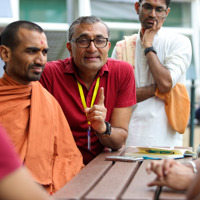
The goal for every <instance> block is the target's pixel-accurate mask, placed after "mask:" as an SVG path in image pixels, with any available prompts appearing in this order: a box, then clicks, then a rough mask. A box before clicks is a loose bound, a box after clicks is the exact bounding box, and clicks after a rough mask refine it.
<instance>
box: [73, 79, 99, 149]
mask: <svg viewBox="0 0 200 200" xmlns="http://www.w3.org/2000/svg"><path fill="white" fill-rule="evenodd" d="M99 82H100V77H99V78H97V81H96V84H95V88H94V92H93V95H92V101H91V105H90V107H92V106H93V105H94V101H95V99H96V96H97V93H98V89H99ZM77 84H78V89H79V93H80V97H81V101H82V104H83V108H84V109H85V108H87V105H86V101H85V96H84V93H83V88H82V85H81V84H80V82H79V81H78V80H77ZM86 117H87V114H86ZM90 124H91V123H90V121H88V125H89V126H88V131H87V137H88V149H89V150H91V140H90V131H91V129H90Z"/></svg>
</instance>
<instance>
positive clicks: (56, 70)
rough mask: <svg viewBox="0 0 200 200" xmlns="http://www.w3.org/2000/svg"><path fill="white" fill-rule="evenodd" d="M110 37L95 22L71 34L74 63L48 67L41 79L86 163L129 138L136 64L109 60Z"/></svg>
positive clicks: (77, 25) (81, 22) (90, 19)
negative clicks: (53, 98)
mask: <svg viewBox="0 0 200 200" xmlns="http://www.w3.org/2000/svg"><path fill="white" fill-rule="evenodd" d="M109 35H110V31H109V29H108V27H107V26H106V24H104V23H103V22H102V21H101V20H100V19H99V18H97V17H95V16H86V17H80V18H78V19H77V20H75V21H74V22H73V23H72V25H71V26H70V28H69V42H68V43H67V49H68V50H69V52H70V55H71V57H70V58H66V59H64V60H58V61H53V62H49V63H47V65H46V66H45V69H44V72H43V74H42V77H41V79H40V82H41V83H42V85H43V86H44V87H45V88H46V89H47V90H48V91H49V92H51V93H52V94H53V95H54V97H55V98H56V99H57V100H58V102H59V103H60V105H61V107H62V109H63V111H64V113H65V116H66V118H67V120H68V122H69V125H70V128H71V130H72V133H73V136H74V138H75V141H76V144H77V146H78V148H79V149H80V151H81V153H82V155H83V159H84V163H85V164H87V163H88V162H89V161H91V160H92V159H93V158H94V157H95V156H97V155H98V154H99V153H100V152H102V150H103V149H104V147H108V148H111V149H113V150H117V149H119V148H121V147H122V146H123V145H124V143H125V141H126V138H127V134H128V133H127V131H128V124H129V120H130V115H131V111H132V105H134V104H135V103H136V95H135V80H134V75H133V69H132V67H131V65H130V64H128V63H126V62H123V61H117V60H113V59H110V58H108V51H109V48H110V42H109Z"/></svg>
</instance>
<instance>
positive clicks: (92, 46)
mask: <svg viewBox="0 0 200 200" xmlns="http://www.w3.org/2000/svg"><path fill="white" fill-rule="evenodd" d="M96 50H97V48H96V47H95V45H94V41H91V42H90V46H89V47H88V48H87V51H90V52H95V51H96Z"/></svg>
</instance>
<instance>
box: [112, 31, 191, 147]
mask: <svg viewBox="0 0 200 200" xmlns="http://www.w3.org/2000/svg"><path fill="white" fill-rule="evenodd" d="M138 35H139V34H138ZM153 47H154V48H155V50H156V51H157V56H158V59H159V60H160V62H161V64H162V65H163V66H164V67H166V68H167V69H168V70H169V71H170V74H171V77H172V83H173V87H174V86H175V84H176V83H178V82H180V83H185V79H186V70H187V68H188V67H189V65H190V61H191V56H192V50H191V43H190V40H189V39H188V38H187V37H185V36H183V35H180V34H175V33H170V32H167V31H166V30H164V28H162V29H161V30H159V32H158V33H157V35H156V36H155V38H154V41H153ZM112 57H113V58H116V49H114V51H113V55H112ZM135 81H136V87H137V88H139V87H144V86H148V85H151V84H154V83H155V81H154V79H153V77H152V74H151V72H150V70H149V66H148V64H147V59H146V56H145V55H144V48H142V46H141V40H140V38H139V36H138V38H137V41H136V55H135ZM180 115H181V113H180ZM126 145H127V146H170V147H174V146H182V135H181V134H179V133H177V132H176V131H174V130H173V129H172V128H171V126H170V124H169V122H168V119H167V115H166V112H165V103H164V101H163V100H161V99H159V98H158V97H156V96H155V97H151V98H149V99H147V100H145V101H142V102H140V103H137V104H136V105H134V106H133V112H132V116H131V120H130V123H129V131H128V138H127V141H126Z"/></svg>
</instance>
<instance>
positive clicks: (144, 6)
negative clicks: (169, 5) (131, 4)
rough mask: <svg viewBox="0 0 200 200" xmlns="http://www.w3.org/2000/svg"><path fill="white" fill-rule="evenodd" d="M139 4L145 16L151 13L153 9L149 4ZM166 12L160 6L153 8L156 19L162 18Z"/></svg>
mask: <svg viewBox="0 0 200 200" xmlns="http://www.w3.org/2000/svg"><path fill="white" fill-rule="evenodd" d="M139 4H140V5H141V6H142V10H143V12H144V13H146V14H150V13H152V10H153V9H154V8H153V7H152V6H151V5H150V4H146V3H145V4H141V3H139ZM166 11H167V10H165V9H164V8H163V7H162V6H159V7H156V8H155V13H156V16H157V17H162V16H163V15H164V14H165V12H166Z"/></svg>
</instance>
